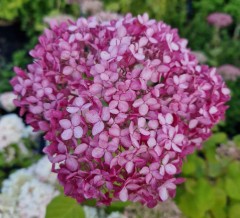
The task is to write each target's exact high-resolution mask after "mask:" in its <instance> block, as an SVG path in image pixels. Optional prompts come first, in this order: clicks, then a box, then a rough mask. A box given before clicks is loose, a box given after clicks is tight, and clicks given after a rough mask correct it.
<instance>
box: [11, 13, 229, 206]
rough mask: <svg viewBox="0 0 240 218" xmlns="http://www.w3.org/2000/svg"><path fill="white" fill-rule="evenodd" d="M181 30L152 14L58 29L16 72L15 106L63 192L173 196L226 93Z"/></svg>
mask: <svg viewBox="0 0 240 218" xmlns="http://www.w3.org/2000/svg"><path fill="white" fill-rule="evenodd" d="M186 45H187V41H186V40H185V39H181V38H179V36H178V34H177V30H176V29H171V27H170V26H168V25H166V24H165V23H163V22H157V21H156V20H150V19H149V18H148V15H147V14H144V15H142V16H140V15H139V16H137V17H132V16H131V15H126V16H125V17H124V18H121V19H119V20H111V21H109V22H103V23H99V22H98V21H96V19H95V18H89V19H85V18H80V19H78V20H77V21H76V22H72V21H69V23H62V24H60V25H59V26H52V28H51V30H49V29H47V30H46V31H45V33H44V34H43V35H42V36H40V38H39V44H38V45H37V46H36V47H35V48H34V49H33V50H32V51H31V52H30V54H31V56H32V57H33V58H34V62H33V63H32V64H30V65H28V69H27V70H25V71H24V70H21V69H19V68H17V67H16V68H15V72H16V74H17V75H16V77H15V78H13V80H12V82H11V83H12V85H13V87H14V91H15V93H16V94H17V95H18V99H17V100H16V101H15V103H16V105H17V106H19V107H20V108H21V114H24V113H25V112H26V120H27V123H28V124H31V125H32V126H33V127H34V129H35V130H42V131H44V132H45V133H46V135H45V138H46V139H47V140H49V141H50V142H51V144H50V145H49V146H48V147H46V148H45V149H44V151H45V152H46V153H47V155H48V157H49V159H50V161H51V162H52V164H53V171H54V172H56V173H57V174H58V179H59V181H60V183H61V184H62V186H63V187H64V191H65V194H66V195H68V196H72V197H73V198H76V199H77V201H78V202H82V201H84V200H85V199H96V200H97V202H98V204H99V205H101V204H106V205H107V204H110V203H111V202H112V201H114V200H119V199H120V200H121V201H127V200H130V201H134V202H136V201H137V202H141V203H142V204H145V205H147V206H148V207H154V206H155V205H156V204H157V203H158V202H159V201H165V200H166V199H168V198H169V197H174V195H175V190H176V185H177V184H178V183H180V182H181V181H182V179H180V178H177V177H176V175H177V174H179V173H180V171H181V166H182V162H183V159H184V158H185V157H186V155H187V154H189V153H191V152H193V151H194V149H195V148H200V147H201V145H202V142H203V141H204V140H206V139H207V138H208V137H209V136H210V134H211V128H212V127H213V125H214V124H216V123H217V122H218V121H219V120H220V119H221V118H223V116H224V112H225V110H226V106H225V103H226V101H228V99H229V89H228V88H226V86H225V84H224V82H223V81H222V78H221V77H220V76H219V75H218V74H217V73H216V69H214V68H208V67H207V66H200V65H198V63H197V60H196V58H195V56H194V55H193V54H192V53H191V52H190V50H189V49H187V48H186Z"/></svg>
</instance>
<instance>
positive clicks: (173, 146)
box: [172, 143, 182, 152]
mask: <svg viewBox="0 0 240 218" xmlns="http://www.w3.org/2000/svg"><path fill="white" fill-rule="evenodd" d="M172 148H173V150H174V151H176V152H181V151H182V150H181V149H180V148H179V147H178V146H177V145H176V144H175V143H172Z"/></svg>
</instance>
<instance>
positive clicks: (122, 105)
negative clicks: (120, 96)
mask: <svg viewBox="0 0 240 218" xmlns="http://www.w3.org/2000/svg"><path fill="white" fill-rule="evenodd" d="M118 109H119V110H120V111H121V112H123V113H125V112H127V111H128V109H129V106H128V103H127V102H126V101H119V104H118Z"/></svg>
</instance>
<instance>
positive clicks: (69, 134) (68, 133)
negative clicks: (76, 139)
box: [61, 129, 73, 140]
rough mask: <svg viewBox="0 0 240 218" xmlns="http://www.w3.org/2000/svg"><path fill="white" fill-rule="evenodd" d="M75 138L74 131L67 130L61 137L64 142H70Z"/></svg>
mask: <svg viewBox="0 0 240 218" xmlns="http://www.w3.org/2000/svg"><path fill="white" fill-rule="evenodd" d="M72 136H73V131H72V129H66V130H64V131H63V132H62V134H61V137H62V139H63V140H69V139H71V138H72Z"/></svg>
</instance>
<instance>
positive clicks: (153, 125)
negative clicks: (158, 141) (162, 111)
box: [148, 120, 158, 129]
mask: <svg viewBox="0 0 240 218" xmlns="http://www.w3.org/2000/svg"><path fill="white" fill-rule="evenodd" d="M148 126H149V128H150V129H157V128H158V121H157V120H150V121H149V122H148Z"/></svg>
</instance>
